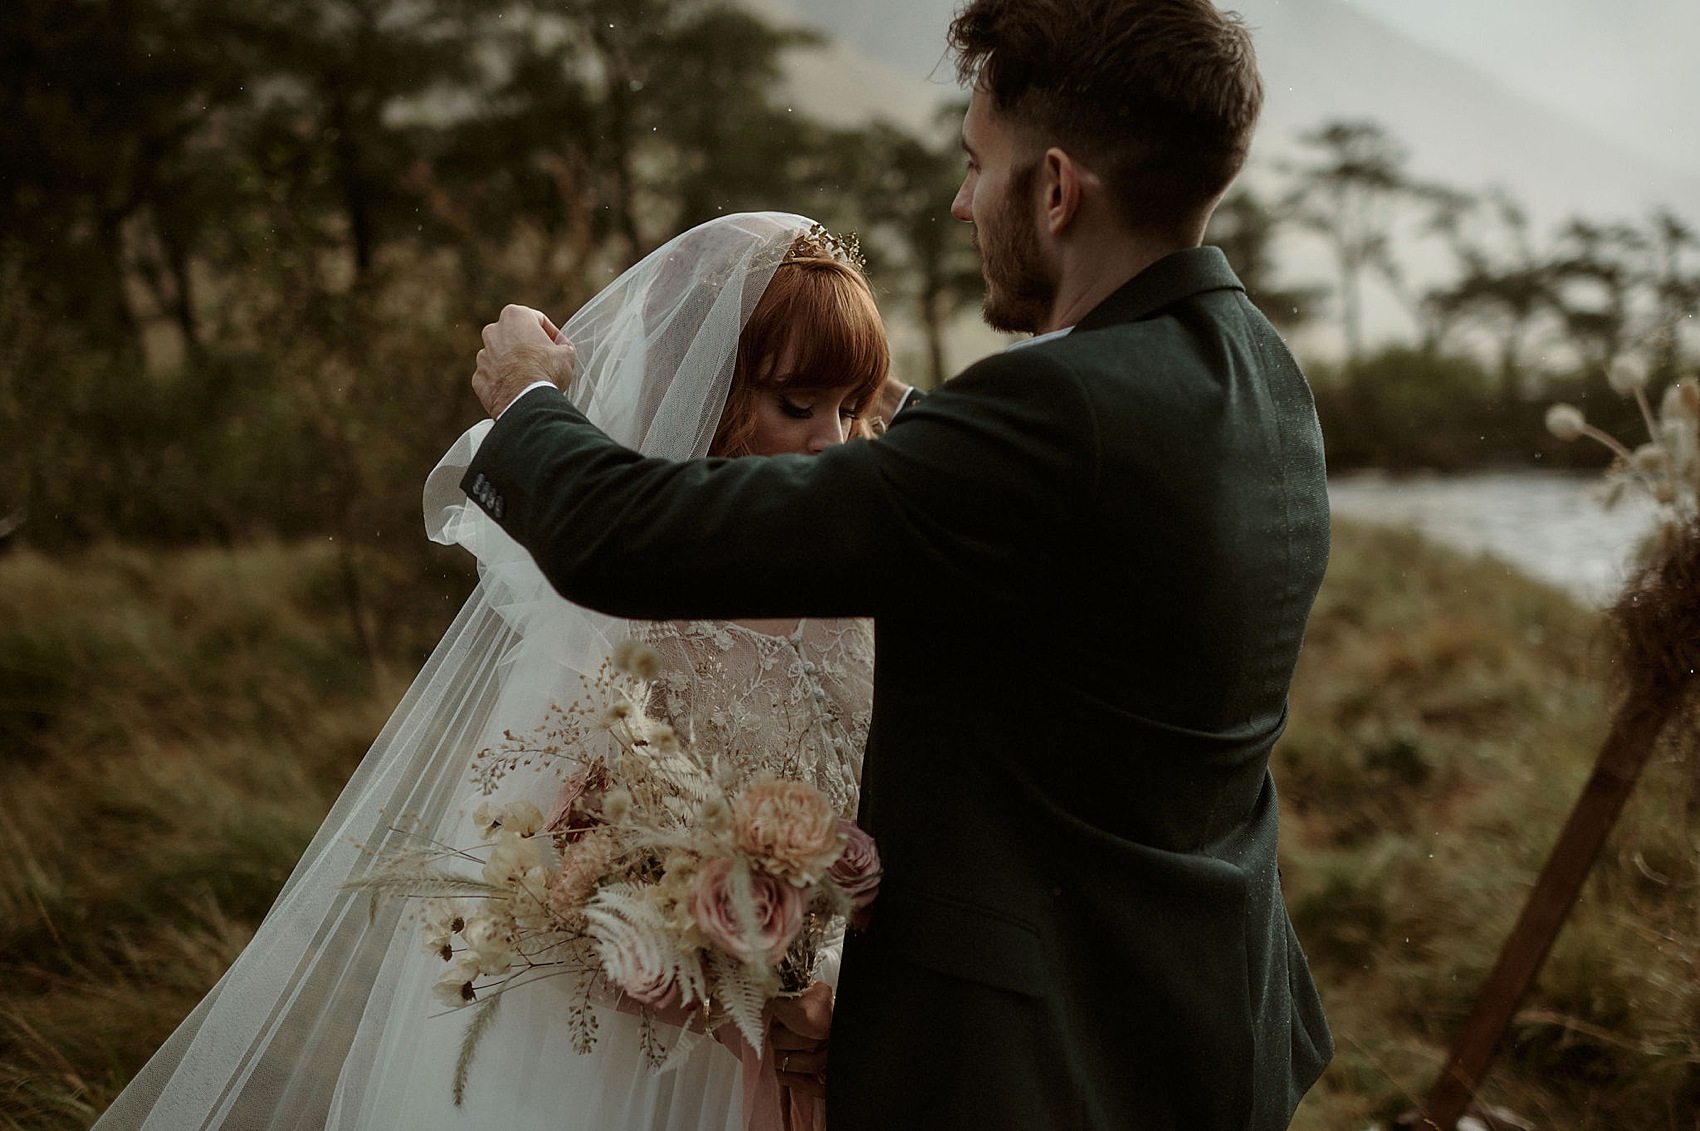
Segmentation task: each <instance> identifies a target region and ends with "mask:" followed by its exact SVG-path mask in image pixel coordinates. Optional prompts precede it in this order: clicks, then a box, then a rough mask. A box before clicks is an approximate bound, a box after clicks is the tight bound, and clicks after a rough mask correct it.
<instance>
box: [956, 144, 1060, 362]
mask: <svg viewBox="0 0 1700 1131" xmlns="http://www.w3.org/2000/svg"><path fill="white" fill-rule="evenodd" d="M1038 171H1039V167H1038V164H1037V163H1035V164H1033V165H1030V166H1028V167H1027V168H1025V169H1023V170H1021V171H1020V172H1019V173H1017V174H1015V176H1013V177H1011V178H1010V184H1009V192H1008V193H1007V194H1006V195H1005V196H1004V198H1003V199H1002V200H1001V201H999V202H998V206H997V208H996V210H995V211H994V212H993V214H992V216H991V217H989V219H990V223H986V224H976V225H975V226H974V235H973V241H974V247H975V249H976V250H978V251H979V253H980V267H981V271H982V272H983V273H984V275H985V277H986V299H985V302H984V304H983V305H982V306H981V309H980V314H981V317H982V318H984V319H985V321H986V325H988V326H990V327H991V328H992V329H994V330H1007V331H1011V332H1015V333H1026V334H1033V333H1037V332H1038V330H1039V327H1040V326H1042V325H1044V323H1045V319H1046V318H1047V317H1049V315H1050V313H1051V306H1052V305H1053V303H1054V302H1055V300H1056V294H1057V288H1056V283H1055V282H1054V281H1053V280H1052V278H1051V274H1050V272H1049V271H1048V270H1047V269H1046V268H1047V264H1046V263H1045V253H1044V249H1043V248H1042V247H1041V246H1040V244H1039V233H1038V230H1037V228H1036V227H1035V221H1034V219H1033V212H1032V209H1031V207H1029V204H1028V202H1029V200H1030V198H1031V197H1032V189H1033V181H1034V178H1035V176H1036V175H1037V174H1038Z"/></svg>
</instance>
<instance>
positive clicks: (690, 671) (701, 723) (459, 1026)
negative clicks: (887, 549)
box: [329, 619, 873, 1131]
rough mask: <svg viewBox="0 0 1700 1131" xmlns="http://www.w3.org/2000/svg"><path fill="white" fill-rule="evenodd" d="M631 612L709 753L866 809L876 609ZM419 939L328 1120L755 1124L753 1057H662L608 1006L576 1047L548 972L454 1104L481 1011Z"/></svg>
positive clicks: (680, 1130) (662, 686)
mask: <svg viewBox="0 0 1700 1131" xmlns="http://www.w3.org/2000/svg"><path fill="white" fill-rule="evenodd" d="M631 627H632V629H633V631H634V635H637V636H639V637H640V638H642V639H644V640H645V641H646V642H648V643H649V644H651V645H652V646H653V647H654V648H655V649H656V650H657V651H658V652H660V653H661V656H662V675H661V676H660V678H658V679H657V680H656V681H655V683H654V684H653V686H652V689H651V702H650V703H649V704H648V710H649V711H650V713H651V714H652V715H654V716H655V717H658V718H661V719H664V720H666V721H667V722H670V723H672V725H673V726H674V727H675V729H677V730H678V731H679V733H680V734H682V735H684V736H686V737H687V739H688V741H689V744H690V746H691V749H692V750H693V751H694V752H695V753H696V754H697V755H698V756H708V755H715V756H718V757H719V758H721V759H722V760H723V762H724V763H725V764H726V765H728V766H731V767H733V768H734V771H735V773H736V774H737V775H738V776H739V777H740V778H742V779H748V778H753V777H756V776H758V775H763V774H770V775H773V776H777V777H784V778H787V779H791V780H797V781H805V782H808V783H809V784H811V785H814V786H815V787H816V788H818V789H820V790H821V791H822V792H823V793H824V794H825V795H826V797H827V798H828V799H829V800H830V801H831V802H832V804H833V805H834V806H835V807H836V808H837V809H838V810H839V811H840V812H841V813H843V814H844V815H845V816H849V817H853V816H854V815H855V810H856V796H857V782H858V781H859V780H860V777H861V761H862V750H863V746H864V744H865V742H866V739H867V732H868V723H869V716H870V703H871V700H872V689H873V630H872V625H871V622H869V621H865V620H814V619H805V620H802V621H800V622H798V624H797V626H796V628H795V629H794V630H793V631H791V632H789V633H785V634H782V635H781V634H770V633H765V632H760V631H757V630H755V629H753V628H749V627H746V626H744V625H740V624H736V623H729V622H725V621H688V622H675V621H661V622H633V623H632V625H631ZM545 800H547V799H545ZM410 949H411V952H410V953H409V954H408V956H407V968H406V970H405V972H404V973H403V974H402V976H401V979H400V980H401V983H402V985H401V988H400V990H399V991H398V994H397V999H396V1000H397V1007H398V1009H399V1010H400V1015H399V1016H391V1017H390V1018H389V1019H387V1021H386V1022H385V1023H384V1025H383V1027H382V1029H383V1031H382V1037H381V1041H380V1043H379V1047H378V1049H377V1052H376V1056H375V1057H374V1058H373V1063H372V1068H371V1069H370V1071H369V1072H368V1073H367V1074H366V1075H365V1077H364V1078H363V1079H359V1080H345V1081H344V1082H343V1086H342V1088H340V1089H339V1103H338V1104H337V1105H336V1109H335V1111H334V1112H333V1118H332V1120H331V1122H330V1125H329V1126H330V1127H331V1128H338V1129H348V1131H354V1129H359V1131H390V1129H394V1131H402V1129H404V1128H405V1129H407V1131H436V1129H443V1131H447V1129H450V1128H469V1129H470V1128H487V1127H488V1128H499V1127H512V1128H531V1127H537V1128H548V1129H549V1131H581V1129H582V1131H639V1129H641V1131H737V1129H740V1128H742V1127H743V1125H744V1113H743V1110H742V1104H743V1069H742V1067H741V1065H740V1063H739V1060H738V1058H737V1057H736V1056H734V1055H733V1054H732V1052H731V1051H729V1050H728V1049H727V1048H725V1047H724V1046H722V1045H720V1044H718V1043H717V1042H715V1041H712V1040H700V1041H697V1042H696V1043H695V1044H694V1045H692V1046H691V1047H690V1049H689V1051H688V1052H685V1053H683V1054H682V1055H680V1056H679V1057H677V1058H675V1060H674V1062H673V1063H672V1064H671V1065H670V1066H669V1067H668V1068H667V1069H666V1070H665V1071H662V1072H657V1071H656V1069H655V1068H654V1067H653V1066H652V1064H651V1061H650V1058H649V1056H648V1054H647V1053H646V1052H645V1051H644V1048H643V1043H642V1042H643V1026H642V1023H641V1021H640V1020H639V1019H638V1018H637V1017H636V1016H634V1015H632V1014H630V1013H626V1012H621V1011H619V1010H616V1009H612V1008H600V1009H599V1010H598V1025H597V1030H596V1045H595V1047H594V1048H593V1049H592V1050H591V1051H590V1052H589V1053H582V1054H581V1053H576V1052H574V1050H573V1047H572V1040H571V1035H570V1033H569V1030H568V1027H567V1024H566V1010H567V1009H568V1008H569V1006H570V1004H571V1002H570V1000H569V996H568V993H567V992H565V986H564V985H563V986H561V987H559V988H558V987H557V986H556V985H555V984H552V983H550V982H547V981H545V982H535V983H531V984H529V985H527V986H524V987H521V988H519V989H518V990H516V991H512V992H510V993H508V995H507V998H506V1000H505V1001H504V1002H503V1005H502V1011H501V1015H500V1016H499V1017H498V1018H497V1020H496V1021H495V1023H494V1024H493V1025H492V1027H491V1029H490V1031H489V1032H488V1034H487V1035H486V1036H485V1037H484V1039H483V1040H482V1041H481V1042H480V1044H479V1046H478V1051H477V1054H476V1057H475V1059H474V1061H473V1064H472V1068H471V1072H470V1075H469V1083H468V1087H467V1089H466V1093H465V1096H464V1101H463V1103H462V1104H461V1105H460V1106H458V1107H456V1106H455V1105H454V1104H453V1103H452V1102H451V1080H452V1078H453V1075H454V1070H455V1058H456V1056H457V1055H458V1052H459V1049H460V1043H461V1038H462V1035H463V1033H464V1031H465V1029H464V1027H465V1025H466V1024H467V1023H468V1020H467V1017H466V1014H464V1013H462V1012H458V1011H457V1012H451V1013H446V1014H445V1013H442V1012H441V1008H440V1007H439V1006H436V1005H435V1002H434V1000H433V998H432V996H431V992H430V985H431V982H432V981H433V980H434V979H435V978H436V977H437V976H438V974H439V973H440V972H441V965H442V964H441V962H440V961H438V960H437V959H436V958H434V957H432V956H429V955H426V954H425V953H423V948H422V947H420V946H414V947H412V948H410ZM836 959H837V954H836V949H835V948H833V949H830V950H829V952H828V953H827V954H826V955H823V963H822V967H823V968H822V969H817V976H820V977H822V978H823V980H826V981H835V980H836ZM562 981H563V982H565V981H566V980H564V979H563V980H562ZM663 1038H664V1039H670V1034H667V1033H664V1034H663Z"/></svg>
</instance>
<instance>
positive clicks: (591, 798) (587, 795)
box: [542, 762, 612, 833]
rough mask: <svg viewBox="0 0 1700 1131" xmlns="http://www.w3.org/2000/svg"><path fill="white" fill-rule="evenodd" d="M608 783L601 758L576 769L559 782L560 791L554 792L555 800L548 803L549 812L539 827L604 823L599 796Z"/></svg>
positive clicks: (554, 829)
mask: <svg viewBox="0 0 1700 1131" xmlns="http://www.w3.org/2000/svg"><path fill="white" fill-rule="evenodd" d="M610 784H612V783H611V781H610V779H609V776H608V768H607V767H606V766H604V765H603V764H602V763H600V762H594V763H592V764H591V765H589V766H586V767H585V768H584V769H582V770H578V771H577V772H575V773H574V774H573V776H572V777H570V778H568V779H567V780H566V781H564V782H562V783H561V788H560V791H559V792H557V793H556V794H555V803H554V804H553V805H551V806H549V815H548V816H546V817H544V818H543V829H542V831H543V832H546V833H572V832H582V831H583V830H585V829H588V828H593V827H595V826H596V825H600V824H605V823H606V822H604V821H603V819H602V796H603V795H604V794H605V793H607V792H608V787H609V785H610Z"/></svg>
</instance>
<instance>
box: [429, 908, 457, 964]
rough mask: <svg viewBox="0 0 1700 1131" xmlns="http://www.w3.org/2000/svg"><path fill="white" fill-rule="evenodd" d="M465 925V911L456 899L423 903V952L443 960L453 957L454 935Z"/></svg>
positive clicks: (449, 959) (447, 960)
mask: <svg viewBox="0 0 1700 1131" xmlns="http://www.w3.org/2000/svg"><path fill="white" fill-rule="evenodd" d="M465 927H466V912H465V910H464V909H463V908H462V907H461V904H460V901H459V900H458V899H433V900H431V901H430V902H428V903H427V904H426V905H425V915H424V934H423V940H424V943H425V953H427V954H434V955H436V956H437V957H438V958H441V959H442V960H443V961H444V962H449V961H451V960H452V959H453V958H454V936H455V935H458V934H460V932H461V931H462V930H464V929H465Z"/></svg>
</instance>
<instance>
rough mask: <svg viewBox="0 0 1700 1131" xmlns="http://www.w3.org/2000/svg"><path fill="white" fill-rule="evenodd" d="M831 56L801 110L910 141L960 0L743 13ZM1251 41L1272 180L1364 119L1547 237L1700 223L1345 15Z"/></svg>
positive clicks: (1324, 4)
mask: <svg viewBox="0 0 1700 1131" xmlns="http://www.w3.org/2000/svg"><path fill="white" fill-rule="evenodd" d="M746 2H748V3H749V4H750V5H751V6H752V7H755V8H757V9H759V10H761V11H763V12H765V13H767V14H768V15H770V16H773V17H775V18H778V19H781V20H785V21H787V22H795V23H801V24H805V25H808V26H812V27H815V28H818V29H820V30H821V31H823V32H825V33H827V34H828V35H829V36H831V37H832V38H833V39H834V40H835V41H836V42H835V45H834V47H833V48H832V50H831V51H830V52H829V53H827V54H826V55H825V56H824V57H821V56H817V57H815V58H811V59H809V60H807V62H806V63H805V64H804V65H802V66H800V67H798V68H797V71H796V74H795V76H794V81H793V88H792V89H793V97H794V98H795V99H796V101H797V103H798V105H799V106H800V107H802V108H804V109H807V110H809V111H810V112H812V113H815V114H817V115H819V116H822V117H826V118H829V119H831V120H835V121H853V120H856V119H858V118H867V117H871V116H874V115H876V114H878V115H883V116H886V117H889V118H893V119H895V120H897V121H901V122H904V123H906V124H909V125H911V126H918V125H920V124H922V123H925V122H927V121H928V120H929V119H930V117H931V115H932V114H933V113H934V111H935V109H936V107H937V106H938V105H939V104H940V103H941V102H943V101H945V100H947V99H950V98H955V97H959V96H960V94H959V92H958V90H957V88H956V86H955V83H954V77H953V75H952V73H951V70H950V67H949V66H948V64H945V63H943V62H942V59H943V51H944V32H945V27H946V25H947V24H948V23H949V21H950V17H951V15H952V13H953V11H954V10H955V8H956V7H957V0H746ZM1230 6H1235V7H1238V8H1239V9H1240V10H1241V11H1242V12H1244V14H1245V16H1246V19H1247V21H1248V22H1249V23H1251V24H1252V26H1253V27H1254V28H1255V29H1256V35H1257V45H1258V53H1259V57H1260V60H1261V64H1262V68H1263V73H1264V79H1265V82H1266V83H1267V85H1268V91H1269V93H1268V100H1267V104H1266V109H1265V113H1264V119H1263V123H1262V126H1261V129H1260V132H1259V140H1258V146H1257V149H1256V152H1255V153H1254V156H1253V160H1254V163H1255V164H1256V165H1258V166H1261V167H1263V168H1264V169H1268V168H1271V167H1273V166H1274V165H1275V164H1276V163H1277V162H1278V161H1279V160H1280V159H1282V158H1283V157H1285V156H1287V155H1290V154H1291V153H1292V152H1293V149H1294V146H1295V145H1296V142H1297V138H1298V135H1299V134H1300V133H1301V132H1303V131H1305V130H1308V129H1311V128H1314V127H1315V126H1317V125H1318V124H1320V123H1321V122H1323V121H1325V120H1328V119H1332V118H1371V119H1374V120H1376V121H1379V122H1380V123H1382V124H1383V125H1384V126H1385V127H1386V128H1387V129H1388V131H1389V132H1390V133H1391V134H1392V135H1393V136H1394V137H1395V138H1397V139H1398V140H1399V141H1400V142H1402V143H1403V144H1404V145H1405V146H1406V147H1407V149H1408V150H1409V152H1410V157H1411V161H1410V168H1411V171H1412V172H1413V173H1414V174H1416V175H1418V176H1421V177H1423V178H1425V179H1430V180H1435V181H1441V182H1444V183H1447V184H1451V185H1454V186H1456V187H1458V188H1462V189H1481V188H1486V187H1488V186H1490V185H1499V186H1503V187H1505V188H1506V189H1509V190H1510V191H1511V192H1512V194H1513V195H1514V196H1516V197H1517V198H1518V199H1520V200H1521V201H1522V202H1523V203H1524V204H1525V205H1526V206H1528V208H1529V209H1530V211H1531V213H1532V214H1533V215H1534V217H1535V218H1536V219H1537V220H1538V221H1540V222H1542V223H1543V224H1546V223H1552V222H1556V221H1557V220H1559V219H1562V218H1564V217H1567V216H1570V215H1573V214H1582V215H1585V216H1589V217H1591V218H1594V219H1599V220H1615V219H1628V220H1634V219H1640V218H1641V217H1643V216H1644V215H1645V214H1646V213H1647V211H1648V210H1649V209H1651V208H1652V207H1654V206H1656V205H1665V206H1668V207H1671V208H1674V209H1676V210H1678V211H1680V212H1683V213H1685V214H1687V215H1689V216H1690V217H1691V218H1693V219H1695V220H1696V221H1697V222H1700V178H1696V177H1693V176H1691V175H1688V174H1686V173H1682V172H1679V171H1676V170H1673V169H1668V168H1663V167H1660V166H1659V165H1657V164H1655V163H1652V162H1649V161H1646V160H1644V159H1642V158H1641V157H1640V156H1638V155H1636V154H1634V153H1632V152H1631V151H1630V150H1629V149H1627V148H1626V147H1623V146H1620V145H1618V144H1616V143H1615V142H1614V141H1612V139H1611V138H1609V137H1604V136H1601V135H1600V134H1598V133H1597V132H1595V131H1593V130H1591V129H1589V128H1587V127H1585V126H1582V125H1579V124H1578V123H1576V122H1574V121H1572V120H1571V119H1569V118H1568V117H1566V116H1564V115H1563V114H1560V113H1558V112H1557V111H1554V110H1552V109H1549V108H1548V107H1545V106H1543V105H1540V104H1539V103H1536V102H1534V101H1532V100H1530V99H1527V98H1524V97H1522V96H1519V95H1517V94H1514V93H1512V92H1510V91H1508V90H1507V89H1506V88H1505V87H1504V86H1503V85H1501V84H1500V83H1498V82H1497V81H1495V79H1494V78H1493V76H1492V75H1491V74H1488V73H1486V72H1484V71H1482V70H1480V69H1478V68H1475V67H1473V66H1471V65H1469V64H1466V63H1463V62H1460V61H1458V60H1457V59H1454V58H1452V57H1450V56H1448V55H1445V54H1443V53H1441V52H1438V51H1436V50H1434V49H1432V48H1429V47H1427V46H1424V45H1422V44H1419V43H1417V42H1415V41H1413V40H1411V39H1409V38H1407V37H1406V36H1404V35H1402V34H1401V33H1400V32H1398V31H1396V30H1394V29H1393V28H1391V27H1389V26H1388V25H1386V24H1384V23H1381V22H1380V21H1378V20H1376V19H1374V18H1373V17H1371V16H1368V15H1365V14H1364V13H1362V12H1360V11H1358V10H1357V9H1355V8H1353V7H1352V6H1351V5H1350V4H1349V3H1346V2H1344V0H1239V2H1238V3H1237V4H1232V5H1230Z"/></svg>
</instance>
